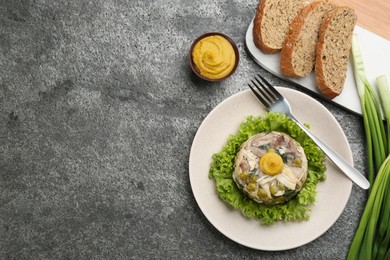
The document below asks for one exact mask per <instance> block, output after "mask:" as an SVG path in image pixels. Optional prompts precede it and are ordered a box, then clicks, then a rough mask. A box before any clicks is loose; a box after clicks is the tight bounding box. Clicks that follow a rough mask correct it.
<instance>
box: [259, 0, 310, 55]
mask: <svg viewBox="0 0 390 260" xmlns="http://www.w3.org/2000/svg"><path fill="white" fill-rule="evenodd" d="M305 4H306V0H260V2H259V4H258V5H257V8H256V16H255V19H254V21H253V41H254V43H255V45H256V47H257V48H259V49H260V50H261V51H263V52H264V53H276V52H278V51H280V50H281V49H282V46H283V42H284V39H285V37H286V33H287V31H288V28H289V26H290V23H291V22H292V20H293V19H294V17H295V16H296V15H297V13H298V12H299V10H300V9H301V8H302V7H303V6H304V5H305Z"/></svg>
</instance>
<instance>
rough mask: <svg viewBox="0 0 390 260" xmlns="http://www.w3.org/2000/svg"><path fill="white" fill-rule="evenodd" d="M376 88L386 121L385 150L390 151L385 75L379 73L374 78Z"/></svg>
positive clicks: (389, 108) (388, 94)
mask: <svg viewBox="0 0 390 260" xmlns="http://www.w3.org/2000/svg"><path fill="white" fill-rule="evenodd" d="M376 84H377V87H376V88H377V90H378V93H379V98H380V101H381V104H382V108H383V113H384V115H385V119H386V122H387V133H388V134H387V152H388V153H390V123H389V122H390V90H389V86H388V84H387V80H386V76H385V75H381V76H379V77H377V78H376Z"/></svg>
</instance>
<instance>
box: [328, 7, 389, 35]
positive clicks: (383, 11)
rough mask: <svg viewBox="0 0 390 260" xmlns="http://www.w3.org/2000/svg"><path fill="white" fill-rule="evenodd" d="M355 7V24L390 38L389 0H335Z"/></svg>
mask: <svg viewBox="0 0 390 260" xmlns="http://www.w3.org/2000/svg"><path fill="white" fill-rule="evenodd" d="M336 2H338V3H342V4H345V5H348V6H350V7H353V8H354V9H355V12H356V14H357V16H358V20H357V24H358V25H359V26H361V27H363V28H365V29H367V30H369V31H371V32H373V33H375V34H377V35H379V36H381V37H383V38H386V39H387V40H390V0H337V1H336Z"/></svg>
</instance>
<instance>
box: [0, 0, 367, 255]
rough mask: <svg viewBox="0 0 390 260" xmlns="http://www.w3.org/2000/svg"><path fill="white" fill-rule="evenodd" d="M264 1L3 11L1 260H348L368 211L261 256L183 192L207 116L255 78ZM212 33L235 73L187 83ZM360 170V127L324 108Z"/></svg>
mask: <svg viewBox="0 0 390 260" xmlns="http://www.w3.org/2000/svg"><path fill="white" fill-rule="evenodd" d="M256 4H257V1H255V0H249V1H245V0H233V1H226V0H225V1H223V0H218V1H205V0H201V1H190V0H172V1H163V0H156V1H141V0H127V1H126V0H94V1H87V0H77V1H69V0H58V1H49V0H1V1H0V234H1V235H0V258H3V259H82V258H84V259H91V258H96V259H216V258H219V259H280V260H281V259H344V258H345V256H346V253H347V251H348V247H349V245H350V243H351V239H352V236H353V234H354V232H355V229H356V227H357V224H358V219H359V217H360V214H361V213H362V209H363V205H364V202H365V199H366V197H365V196H366V195H365V192H364V191H362V190H361V189H359V188H358V187H356V186H355V185H354V187H353V190H352V194H351V198H350V200H349V203H348V205H347V207H346V209H345V211H344V212H343V214H342V215H341V217H340V219H339V220H338V221H337V222H336V223H335V225H334V226H332V228H331V229H329V231H327V232H326V233H325V234H324V235H323V236H321V237H320V238H318V239H317V240H315V241H313V242H312V243H309V244H307V245H305V246H302V247H300V248H297V249H293V250H288V251H282V252H264V251H257V250H253V249H249V248H246V247H243V246H241V245H239V244H236V243H235V242H233V241H231V240H229V239H228V238H226V237H225V236H224V235H222V234H221V233H219V232H218V231H217V230H216V229H215V228H214V227H213V226H212V225H211V224H210V223H209V222H208V221H207V219H206V218H205V217H204V216H203V214H202V212H201V211H200V209H199V208H198V206H197V204H196V202H195V200H194V198H193V195H192V192H191V188H190V184H189V177H188V158H189V152H190V147H191V143H192V140H193V138H194V135H195V133H196V131H197V128H198V126H199V125H200V123H201V122H202V120H203V119H204V117H205V116H206V115H207V114H208V113H209V112H210V111H211V110H212V109H213V108H214V107H215V106H216V105H217V104H218V103H219V102H221V101H222V100H224V99H225V98H227V97H229V96H230V95H232V94H234V93H237V92H239V91H240V90H243V89H245V88H246V83H247V82H248V79H249V78H251V77H253V76H254V75H255V74H256V73H261V74H263V75H265V76H266V77H267V78H269V79H270V80H271V81H272V82H273V83H275V84H279V85H283V86H286V87H293V86H290V85H289V84H287V83H285V82H282V81H280V80H278V79H277V78H275V77H273V76H272V75H270V74H269V73H267V72H265V71H264V70H262V69H261V68H259V67H258V66H257V65H256V64H255V63H254V62H253V61H252V60H251V59H250V58H249V57H248V55H247V53H246V51H245V47H244V46H245V45H244V35H245V32H246V29H247V26H248V25H249V23H250V21H251V19H252V17H253V15H254V10H255V6H256ZM208 31H219V32H224V33H226V34H228V35H230V36H231V37H232V38H233V40H234V41H235V42H236V43H237V45H238V47H239V52H240V55H241V61H240V65H239V68H238V70H237V72H236V73H235V74H234V76H233V77H231V78H230V79H228V80H226V81H224V82H222V83H212V84H211V83H207V82H204V81H202V80H199V79H197V78H196V77H195V76H194V75H193V73H192V72H191V71H190V68H189V65H188V60H187V59H188V58H187V53H188V49H189V47H190V44H191V41H192V40H193V39H194V38H195V37H196V36H198V35H200V34H202V33H204V32H208ZM323 104H324V105H325V106H326V107H327V108H328V109H329V110H330V111H331V112H332V113H333V114H334V115H335V117H336V118H337V120H338V121H339V123H340V124H341V126H342V128H343V129H344V131H345V133H346V135H347V137H348V140H349V142H350V144H351V148H352V151H353V156H354V162H355V165H356V167H357V168H358V169H359V170H361V171H365V170H366V165H365V162H364V160H365V152H364V142H363V128H362V125H361V118H360V117H358V116H356V115H352V114H349V113H348V112H345V111H344V110H342V109H340V108H338V107H336V106H334V105H331V104H329V103H326V102H323Z"/></svg>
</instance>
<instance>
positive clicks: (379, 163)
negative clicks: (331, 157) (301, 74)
mask: <svg viewBox="0 0 390 260" xmlns="http://www.w3.org/2000/svg"><path fill="white" fill-rule="evenodd" d="M352 57H353V63H354V76H355V81H356V86H357V89H358V93H359V97H360V102H361V106H362V112H363V122H364V129H365V133H366V141H367V153H368V178H369V181H370V184H371V187H370V190H369V196H368V200H367V203H366V206H365V208H364V211H363V215H362V217H361V220H360V223H359V226H358V229H357V231H356V234H355V236H354V238H353V241H352V244H351V247H350V250H349V252H348V257H347V259H349V260H355V259H378V260H381V259H390V90H389V87H388V85H387V80H386V77H385V76H380V77H378V78H377V81H376V82H377V84H376V85H377V91H378V94H379V98H378V95H377V94H376V92H375V90H374V89H373V88H372V86H371V85H370V83H369V82H368V80H367V77H366V75H365V69H364V63H363V58H362V56H361V53H360V49H359V44H358V38H357V35H356V34H354V36H353V40H352ZM382 111H383V114H384V116H382ZM383 117H384V119H385V120H386V126H387V128H385V123H384V122H383ZM374 173H376V175H374Z"/></svg>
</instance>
